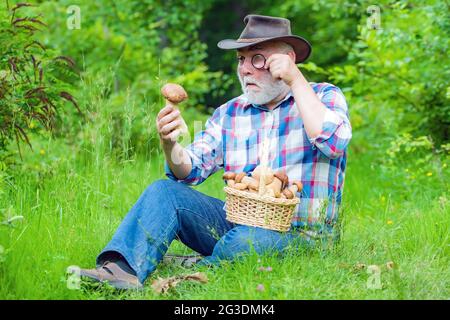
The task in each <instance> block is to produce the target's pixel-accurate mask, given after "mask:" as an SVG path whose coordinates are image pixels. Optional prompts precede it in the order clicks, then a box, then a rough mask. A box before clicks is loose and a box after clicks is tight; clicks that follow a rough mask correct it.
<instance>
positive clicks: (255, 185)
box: [241, 176, 259, 190]
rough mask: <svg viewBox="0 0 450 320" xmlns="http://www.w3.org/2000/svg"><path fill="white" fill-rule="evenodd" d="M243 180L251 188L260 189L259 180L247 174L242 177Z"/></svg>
mask: <svg viewBox="0 0 450 320" xmlns="http://www.w3.org/2000/svg"><path fill="white" fill-rule="evenodd" d="M241 182H242V183H246V184H247V185H248V188H249V189H253V190H258V188H259V181H258V180H256V179H254V178H252V177H247V176H245V177H243V178H242V180H241Z"/></svg>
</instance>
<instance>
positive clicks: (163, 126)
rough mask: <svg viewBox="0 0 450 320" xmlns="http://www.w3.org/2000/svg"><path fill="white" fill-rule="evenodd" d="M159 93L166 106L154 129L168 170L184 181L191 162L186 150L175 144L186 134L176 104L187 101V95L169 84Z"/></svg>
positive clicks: (178, 87) (180, 88)
mask: <svg viewBox="0 0 450 320" xmlns="http://www.w3.org/2000/svg"><path fill="white" fill-rule="evenodd" d="M161 93H162V94H163V96H164V97H165V98H166V106H165V107H164V108H162V109H161V110H160V111H159V113H158V116H157V117H156V128H157V130H158V134H159V137H160V140H161V145H162V148H163V151H164V155H165V158H166V160H167V163H168V165H169V167H170V169H171V170H172V172H173V174H174V175H175V176H176V177H177V178H178V179H184V178H185V177H187V176H188V175H189V173H190V172H191V170H192V161H191V157H190V156H189V154H188V153H187V152H186V150H184V148H183V147H182V146H181V145H180V144H179V143H178V142H177V139H178V137H179V136H180V135H181V134H184V133H187V126H186V123H185V122H184V120H183V118H182V117H181V113H180V110H178V107H177V104H178V103H180V102H181V101H183V100H185V99H187V93H186V91H184V89H183V87H181V86H180V85H177V84H171V83H168V84H166V85H165V86H164V87H163V88H162V89H161Z"/></svg>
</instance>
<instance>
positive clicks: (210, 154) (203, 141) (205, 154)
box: [164, 111, 223, 185]
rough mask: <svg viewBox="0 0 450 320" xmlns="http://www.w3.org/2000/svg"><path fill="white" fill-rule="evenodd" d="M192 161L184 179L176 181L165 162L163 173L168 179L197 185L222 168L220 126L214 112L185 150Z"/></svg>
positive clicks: (216, 114) (217, 115) (216, 113)
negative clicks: (189, 170)
mask: <svg viewBox="0 0 450 320" xmlns="http://www.w3.org/2000/svg"><path fill="white" fill-rule="evenodd" d="M185 150H186V152H187V153H188V154H189V156H190V158H191V161H192V170H191V172H190V173H189V175H188V176H187V177H186V178H184V179H178V178H177V177H175V175H174V174H173V172H172V171H171V170H170V168H169V165H168V163H167V161H166V163H165V166H164V167H165V172H166V176H167V177H168V178H169V179H172V180H175V181H178V182H182V183H186V184H189V185H198V184H200V183H202V182H203V181H205V180H206V178H208V177H209V176H210V175H211V174H213V173H214V172H216V171H218V170H219V169H220V168H222V167H223V152H222V126H221V125H220V117H219V113H218V112H217V111H216V112H215V113H214V114H213V115H212V116H211V118H209V119H208V121H207V122H206V126H205V130H203V131H201V132H199V133H197V134H196V135H195V137H194V141H193V142H192V143H191V144H190V145H188V146H187V147H186V148H185Z"/></svg>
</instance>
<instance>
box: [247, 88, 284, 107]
mask: <svg viewBox="0 0 450 320" xmlns="http://www.w3.org/2000/svg"><path fill="white" fill-rule="evenodd" d="M241 97H242V99H243V100H244V101H243V104H242V106H243V107H244V108H247V107H254V108H258V109H261V110H264V111H269V109H268V108H267V107H266V106H265V105H261V104H253V103H250V102H248V100H247V98H245V95H242V96H241ZM291 98H293V94H292V91H291V90H289V92H288V93H287V95H286V96H285V97H284V98H283V100H281V101H280V102H278V104H277V105H276V106H275V108H273V109H272V110H275V109H276V108H278V107H279V106H280V105H281V104H283V103H284V102H285V101H287V100H289V99H291Z"/></svg>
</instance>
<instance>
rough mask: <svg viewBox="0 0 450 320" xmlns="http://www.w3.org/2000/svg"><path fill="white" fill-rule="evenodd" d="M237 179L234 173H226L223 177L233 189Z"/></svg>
mask: <svg viewBox="0 0 450 320" xmlns="http://www.w3.org/2000/svg"><path fill="white" fill-rule="evenodd" d="M235 177H236V173H234V172H225V173H224V174H223V176H222V179H223V180H225V181H226V182H227V186H229V187H233V186H234V184H235V181H234V178H235Z"/></svg>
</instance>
